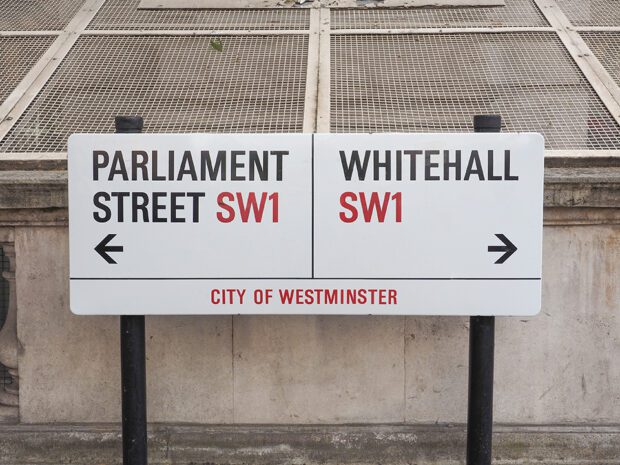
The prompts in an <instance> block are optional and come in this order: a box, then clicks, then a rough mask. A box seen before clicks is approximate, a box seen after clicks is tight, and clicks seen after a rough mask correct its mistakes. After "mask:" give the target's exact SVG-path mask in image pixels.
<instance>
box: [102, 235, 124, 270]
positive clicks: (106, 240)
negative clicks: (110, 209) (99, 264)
mask: <svg viewBox="0 0 620 465" xmlns="http://www.w3.org/2000/svg"><path fill="white" fill-rule="evenodd" d="M115 237H116V234H108V235H107V236H106V237H104V238H103V240H102V241H101V242H100V243H99V244H98V245H97V247H95V252H97V253H98V254H99V255H101V257H102V258H103V259H104V260H105V261H106V262H108V263H109V264H110V265H116V260H114V259H113V258H112V257H110V256H109V255H108V252H122V251H123V246H122V245H108V244H109V243H110V241H111V240H112V239H114V238H115Z"/></svg>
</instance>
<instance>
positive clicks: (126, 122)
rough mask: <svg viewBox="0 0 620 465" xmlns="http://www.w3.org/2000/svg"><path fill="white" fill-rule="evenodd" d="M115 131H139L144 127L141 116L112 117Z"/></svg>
mask: <svg viewBox="0 0 620 465" xmlns="http://www.w3.org/2000/svg"><path fill="white" fill-rule="evenodd" d="M114 127H115V129H116V132H117V133H123V134H124V133H140V132H142V128H143V127H144V119H142V116H117V117H115V118H114Z"/></svg>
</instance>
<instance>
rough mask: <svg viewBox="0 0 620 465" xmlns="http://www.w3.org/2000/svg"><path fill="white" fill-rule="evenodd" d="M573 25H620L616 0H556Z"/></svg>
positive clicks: (619, 10) (619, 14) (619, 5)
mask: <svg viewBox="0 0 620 465" xmlns="http://www.w3.org/2000/svg"><path fill="white" fill-rule="evenodd" d="M556 2H557V4H558V6H559V7H560V9H561V10H562V12H563V13H564V14H565V15H566V17H567V18H568V19H569V20H570V22H571V23H573V25H574V26H620V1H618V0H556Z"/></svg>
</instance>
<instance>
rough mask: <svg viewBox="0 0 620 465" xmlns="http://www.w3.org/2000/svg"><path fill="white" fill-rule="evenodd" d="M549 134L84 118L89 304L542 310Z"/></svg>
mask: <svg viewBox="0 0 620 465" xmlns="http://www.w3.org/2000/svg"><path fill="white" fill-rule="evenodd" d="M543 153H544V149H543V140H542V137H541V136H540V135H538V134H496V133H495V134H489V133H485V134H481V133H478V134H316V135H311V134H105V135H102V134H101V135H93V134H76V135H73V136H71V137H70V139H69V155H68V156H69V230H70V255H71V263H70V265H71V266H70V269H71V271H70V272H71V276H70V278H71V310H72V311H73V312H74V313H77V314H93V315H95V314H96V315H105V314H242V313H256V314H259V313H261V314H262V313H264V314H292V313H310V314H388V315H392V314H426V315H430V314H432V315H533V314H536V313H538V311H539V309H540V303H541V262H542V215H543V171H544V169H543Z"/></svg>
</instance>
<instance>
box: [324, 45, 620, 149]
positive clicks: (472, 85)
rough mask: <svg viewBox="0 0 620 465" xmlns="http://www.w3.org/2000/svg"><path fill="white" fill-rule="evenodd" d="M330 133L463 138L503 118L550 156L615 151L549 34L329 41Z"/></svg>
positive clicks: (611, 126) (599, 109)
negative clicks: (479, 123) (539, 141)
mask: <svg viewBox="0 0 620 465" xmlns="http://www.w3.org/2000/svg"><path fill="white" fill-rule="evenodd" d="M331 64H332V67H331V129H332V131H334V132H374V131H386V132H389V131H393V132H406V131H413V132H425V131H428V132H439V131H456V132H459V131H471V130H472V116H473V115H475V114H484V113H495V114H501V115H502V117H503V119H504V124H505V128H506V130H508V131H536V132H541V133H543V134H544V136H545V140H546V144H547V148H550V149H585V148H587V149H618V148H620V127H619V126H618V125H617V124H616V122H615V121H614V120H613V119H612V117H611V116H610V114H609V112H608V111H607V109H606V108H605V107H604V106H603V104H602V102H601V101H600V100H599V98H598V96H597V95H596V94H595V92H594V90H593V89H592V88H591V87H590V85H589V83H588V82H587V81H586V79H585V77H584V76H583V75H582V73H581V72H580V70H579V69H578V68H577V66H576V65H575V64H574V62H573V61H572V60H571V58H570V56H569V55H568V52H567V51H566V50H565V49H564V47H563V46H562V44H561V42H560V40H559V39H558V38H557V36H556V35H555V34H553V33H503V34H441V35H440V34H433V35H428V34H417V35H398V36H382V35H379V36H378V35H372V36H369V35H341V36H334V37H332V61H331Z"/></svg>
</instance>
